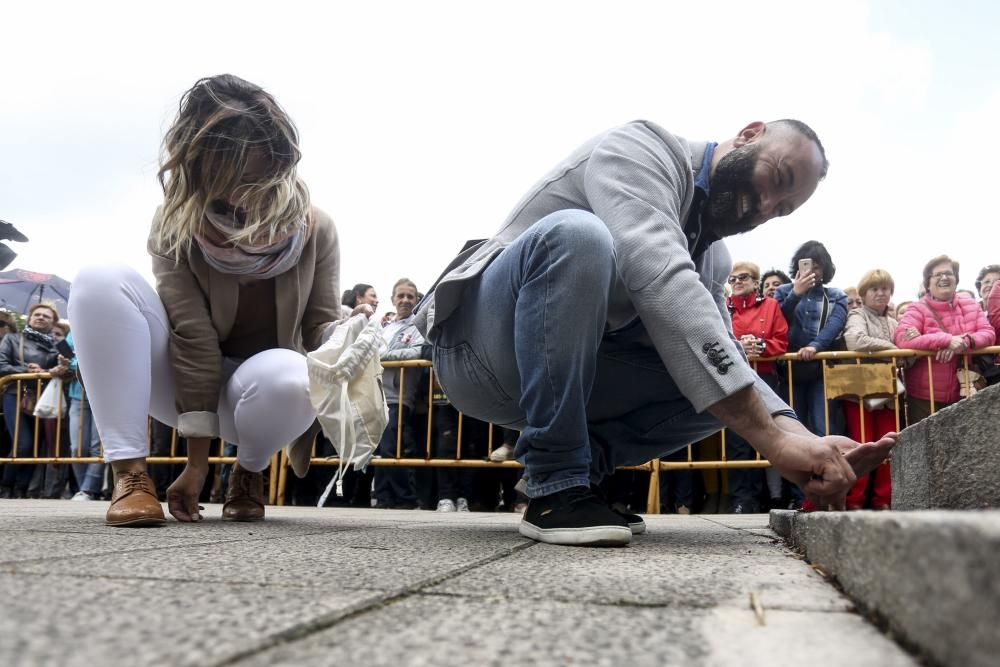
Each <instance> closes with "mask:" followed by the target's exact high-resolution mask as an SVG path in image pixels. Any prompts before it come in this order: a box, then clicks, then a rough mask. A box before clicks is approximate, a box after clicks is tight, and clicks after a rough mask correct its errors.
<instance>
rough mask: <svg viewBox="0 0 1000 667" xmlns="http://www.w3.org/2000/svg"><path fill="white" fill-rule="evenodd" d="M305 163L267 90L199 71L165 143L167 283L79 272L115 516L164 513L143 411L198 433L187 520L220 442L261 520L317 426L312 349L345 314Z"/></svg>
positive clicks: (159, 218)
mask: <svg viewBox="0 0 1000 667" xmlns="http://www.w3.org/2000/svg"><path fill="white" fill-rule="evenodd" d="M299 159H300V152H299V147H298V136H297V133H296V130H295V127H294V125H293V124H292V122H291V120H290V119H289V118H288V116H287V115H286V114H285V112H284V111H283V110H282V109H281V107H280V106H278V104H277V102H276V101H275V100H274V98H273V97H272V96H271V95H269V94H268V93H267V92H265V91H264V90H263V89H261V88H260V87H258V86H255V85H253V84H251V83H249V82H247V81H244V80H243V79H240V78H238V77H235V76H232V75H220V76H215V77H211V78H206V79H202V80H200V81H198V82H197V83H196V84H195V85H194V87H192V88H191V89H190V90H188V91H187V92H186V93H185V94H184V96H183V98H182V99H181V103H180V112H179V114H178V116H177V119H176V121H175V122H174V124H173V126H172V127H171V128H170V130H169V131H168V132H167V135H166V137H165V138H164V142H163V155H162V158H161V167H160V172H159V178H160V183H161V185H162V187H163V191H164V200H163V205H162V206H161V207H159V208H158V209H157V211H156V214H155V215H154V217H153V224H152V231H151V233H150V237H149V243H148V250H149V252H150V254H151V255H152V258H153V273H154V275H155V276H156V290H155V291H154V290H153V288H151V287H150V286H149V284H148V283H146V281H145V280H143V279H142V277H141V276H139V274H138V273H136V272H135V271H133V270H131V269H128V268H125V267H110V268H109V267H106V266H105V267H100V268H90V269H85V270H84V271H82V272H81V273H80V275H79V276H77V279H76V281H75V282H74V283H73V295H72V298H71V300H70V304H69V311H70V313H71V316H72V317H73V319H75V320H76V322H74V336H75V338H76V345H77V354H78V356H79V360H80V368H81V372H82V376H83V379H84V382H85V383H86V385H87V392H88V396H89V398H90V401H91V405H92V406H93V412H94V417H95V421H96V422H97V424H98V426H99V429H100V434H101V438H102V441H103V444H104V456H105V460H106V461H109V462H110V463H111V466H112V468H113V470H114V474H115V488H114V494H113V496H112V498H111V506H110V508H109V509H108V513H107V523H108V524H109V525H112V526H141V525H156V524H162V523H164V521H165V519H164V516H163V510H162V508H161V507H160V504H159V502H158V501H157V498H156V494H155V489H154V486H153V483H152V481H151V480H150V478H149V476H148V475H147V472H146V456H147V455H148V451H149V449H148V441H147V436H146V422H147V419H146V415H147V414H150V415H152V416H153V417H154V418H156V419H158V420H159V421H161V422H164V423H166V424H169V425H171V426H176V428H177V430H178V432H179V434H180V435H181V436H183V437H185V438H187V441H188V463H187V466H186V467H185V469H184V471H183V472H182V473H181V474H180V476H179V477H178V478H177V479H176V480H175V481H174V483H173V484H172V485H171V486H170V487H169V489H168V490H167V503H168V508H169V510H170V513H171V514H172V515H173V516H174V517H175V518H176V519H177V520H179V521H200V520H201V518H202V517H201V514H200V513H199V509H200V508H199V507H198V496H199V494H200V492H201V489H202V487H203V486H204V483H205V479H206V476H207V474H208V451H209V444H210V442H211V440H212V439H213V438H219V437H221V438H223V439H224V440H226V441H227V442H230V443H233V444H235V445H237V463H236V465H235V466H234V468H233V472H232V474H231V475H230V478H229V485H228V488H227V490H226V501H225V505H224V506H223V518H224V519H229V520H234V521H254V520H259V519H262V518H263V517H264V498H263V475H262V471H263V470H264V469H265V468H266V467H267V465H268V462H269V460H270V458H271V456H272V455H273V454H274V453H275V452H277V451H278V450H279V449H280V448H281V447H282V446H283V445H285V444H287V443H289V442H290V441H292V440H294V439H295V438H297V437H298V436H300V435H302V434H303V433H305V432H306V431H307V429H309V427H310V426H311V425H312V423H313V421H314V419H315V417H316V415H315V412H314V411H313V408H312V406H311V404H310V401H309V395H308V376H307V372H306V358H305V356H304V355H305V352H306V351H307V350H312V349H315V348H316V347H318V346H319V345H320V344H321V342H322V340H323V338H324V333H325V332H326V331H327V328H328V327H329V325H330V323H332V322H334V321H336V320H338V319H340V317H341V315H340V289H339V285H338V281H339V261H340V258H339V248H338V243H337V233H336V230H335V228H334V225H333V222H332V221H331V220H330V218H329V217H327V215H326V214H324V213H323V212H322V211H320V210H318V209H316V208H314V207H312V206H311V205H310V201H309V192H308V190H307V189H306V186H305V183H303V181H302V180H301V179H300V178H299V176H298V173H297V170H296V167H297V164H298V162H299ZM369 314H370V313H369ZM109 322H113V323H115V326H113V327H110V328H109V327H108V326H107V324H108V323H109Z"/></svg>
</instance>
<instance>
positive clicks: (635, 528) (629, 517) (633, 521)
mask: <svg viewBox="0 0 1000 667" xmlns="http://www.w3.org/2000/svg"><path fill="white" fill-rule="evenodd" d="M612 511H613V512H614V513H615V514H617V515H618V516H620V517H621V518H623V519H625V523H627V524H628V529H629V530H631V531H632V534H633V535H642V534H643V533H645V532H646V522H645V521H643V520H642V517H641V516H639V515H638V514H632V513H631V512H619V511H617V510H612Z"/></svg>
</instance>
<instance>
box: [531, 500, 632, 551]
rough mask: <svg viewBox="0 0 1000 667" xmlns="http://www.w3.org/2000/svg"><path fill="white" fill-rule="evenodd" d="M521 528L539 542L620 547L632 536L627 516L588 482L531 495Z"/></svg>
mask: <svg viewBox="0 0 1000 667" xmlns="http://www.w3.org/2000/svg"><path fill="white" fill-rule="evenodd" d="M518 530H519V531H520V533H521V534H522V535H524V536H525V537H530V538H531V539H533V540H538V541H539V542H547V543H549V544H563V545H568V546H588V547H617V546H625V545H626V544H628V543H629V541H630V540H631V539H632V530H631V529H630V528H629V526H628V524H627V523H626V521H625V519H624V518H623V517H622V516H621V515H619V514H618V513H616V512H614V511H613V510H612V509H611V508H610V507H608V506H607V505H606V504H604V502H602V501H601V499H600V498H599V497H598V496H597V495H596V494H595V493H594V492H593V491H591V490H590V488H589V487H585V486H574V487H570V488H568V489H564V490H563V491H558V492H556V493H552V494H549V495H547V496H542V497H540V498H532V499H531V501H530V502H529V503H528V509H527V510H525V512H524V517H523V518H522V519H521V525H520V527H519V529H518Z"/></svg>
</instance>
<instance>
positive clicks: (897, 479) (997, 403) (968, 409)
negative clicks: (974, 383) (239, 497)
mask: <svg viewBox="0 0 1000 667" xmlns="http://www.w3.org/2000/svg"><path fill="white" fill-rule="evenodd" d="M998 414H1000V385H998V386H994V387H989V388H987V389H986V390H984V391H981V392H978V393H977V394H975V395H974V396H972V397H970V398H968V399H966V400H964V401H961V402H960V403H957V404H955V405H953V406H951V407H947V408H945V409H943V410H941V411H940V412H938V413H936V414H934V415H932V416H930V417H928V418H927V419H925V420H923V421H922V422H920V423H918V424H914V425H913V426H911V427H909V428H907V429H905V430H904V431H903V432H902V433H901V434H900V437H899V444H897V445H896V448H895V451H894V452H893V457H892V508H893V509H894V510H925V509H953V510H963V509H986V508H991V507H1000V420H998V419H997V415H998Z"/></svg>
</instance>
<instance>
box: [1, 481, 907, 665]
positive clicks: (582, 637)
mask: <svg viewBox="0 0 1000 667" xmlns="http://www.w3.org/2000/svg"><path fill="white" fill-rule="evenodd" d="M105 508H106V504H105V503H74V502H69V501H37V500H35V501H31V500H25V501H0V540H2V542H0V610H2V611H0V665H4V666H5V667H17V666H21V665H57V666H58V667H72V666H75V665H88V666H92V665H105V664H130V665H171V666H175V665H262V666H264V665H266V666H268V667H273V666H275V665H286V664H288V665H331V664H336V665H344V666H348V665H394V666H395V665H435V666H436V665H463V666H465V665H504V666H509V665H685V666H686V665H696V666H700V665H705V666H713V667H714V666H716V665H739V667H753V666H756V665H761V666H764V665H766V666H767V667H780V666H782V665H790V666H791V665H793V666H794V667H803V666H810V667H811V666H814V665H815V666H823V667H836V666H838V665H845V666H847V665H849V666H850V667H865V666H868V665H871V666H873V667H874V666H876V665H877V666H878V667H895V666H897V665H899V666H902V665H916V664H917V663H916V662H915V661H914V659H913V658H912V657H910V655H908V654H907V653H905V652H904V651H903V650H902V649H900V648H899V647H898V646H896V645H895V644H894V643H893V642H892V641H891V640H889V639H887V638H886V637H885V636H884V635H883V634H882V632H880V631H879V630H878V629H877V628H875V627H874V626H873V625H871V624H870V623H868V622H867V621H866V620H865V619H864V618H862V617H861V616H859V615H858V614H857V613H855V612H854V611H853V605H852V604H851V602H850V601H849V600H848V599H847V598H845V597H844V596H843V595H841V594H840V593H839V592H837V590H836V589H834V587H833V586H832V585H831V584H829V583H828V582H827V581H826V580H825V579H823V577H822V576H821V575H820V574H818V573H817V572H816V571H815V570H814V569H813V568H811V567H810V566H809V565H808V564H806V563H805V562H804V561H803V560H801V559H800V558H798V557H797V556H795V555H794V554H793V553H792V552H790V551H789V550H788V549H786V548H785V547H784V546H783V544H782V543H781V542H780V541H779V539H778V538H777V537H776V535H775V534H774V533H772V532H771V531H770V529H769V528H768V527H767V525H768V523H767V522H768V518H767V516H766V515H763V514H761V515H751V516H735V515H717V516H691V517H681V516H654V517H647V522H648V524H649V532H648V533H647V534H646V535H641V536H637V537H635V538H634V539H633V542H632V545H631V546H630V547H628V548H622V549H583V548H573V547H556V546H551V545H544V544H535V543H532V542H531V541H529V540H526V539H524V538H522V537H520V536H519V535H518V533H517V528H516V527H517V521H518V518H519V517H517V516H514V515H511V514H479V513H474V514H464V513H463V514H437V513H433V512H420V511H413V512H402V511H385V510H345V509H323V510H317V509H313V508H293V507H286V508H277V507H268V519H267V520H266V521H265V522H263V523H259V524H231V523H223V522H222V521H221V520H220V519H219V516H220V508H219V506H217V505H209V506H208V509H207V511H206V512H205V514H206V515H207V517H208V519H207V520H206V521H205V522H204V523H202V524H199V525H181V524H178V523H176V522H173V521H171V522H170V523H169V524H168V525H167V526H166V527H162V528H140V529H126V528H109V527H106V526H104V525H103V521H102V518H103V513H104V511H105ZM751 598H755V599H757V600H759V603H760V611H759V612H755V611H754V609H753V608H752V607H751Z"/></svg>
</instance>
